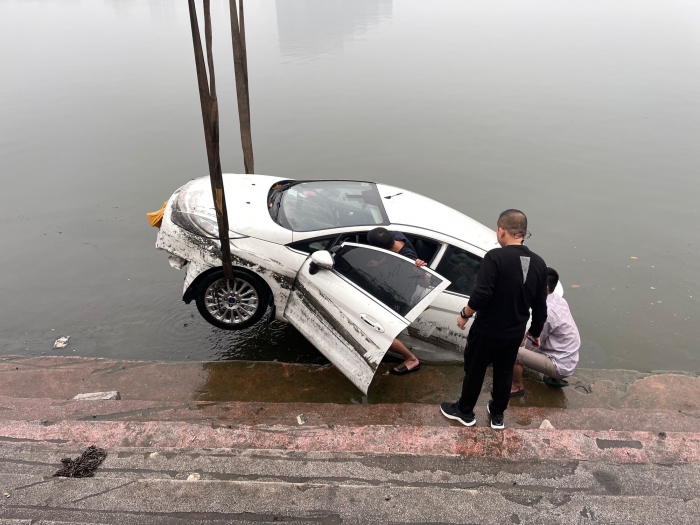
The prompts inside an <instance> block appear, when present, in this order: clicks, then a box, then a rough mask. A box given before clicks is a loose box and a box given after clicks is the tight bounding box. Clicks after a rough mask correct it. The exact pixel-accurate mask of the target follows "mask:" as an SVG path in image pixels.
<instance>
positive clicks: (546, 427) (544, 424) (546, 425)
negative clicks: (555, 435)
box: [540, 419, 554, 430]
mask: <svg viewBox="0 0 700 525" xmlns="http://www.w3.org/2000/svg"><path fill="white" fill-rule="evenodd" d="M540 428H541V429H543V430H554V425H552V424H551V423H550V422H549V419H545V420H544V421H542V424H541V425H540Z"/></svg>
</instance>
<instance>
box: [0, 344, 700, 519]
mask: <svg viewBox="0 0 700 525" xmlns="http://www.w3.org/2000/svg"><path fill="white" fill-rule="evenodd" d="M386 369H387V367H386V366H383V367H382V369H381V370H380V372H379V375H378V377H377V379H376V380H375V383H373V386H372V387H371V388H370V396H369V399H363V398H362V396H361V395H360V394H358V393H357V390H355V389H354V387H352V385H350V384H349V383H348V382H347V381H346V380H345V379H344V378H343V377H342V376H341V375H340V374H338V373H337V371H336V370H335V369H333V368H332V367H325V368H324V367H308V366H302V365H283V364H277V363H176V364H168V363H148V362H120V361H111V360H104V359H86V358H10V357H8V358H1V359H0V493H4V494H7V496H5V497H3V498H0V524H2V525H5V523H8V524H9V523H12V524H13V525H19V524H24V523H47V524H48V523H105V524H122V523H125V524H126V523H129V524H142V523H143V524H146V523H148V524H152V523H155V524H159V523H175V524H179V523H207V524H210V525H211V524H218V523H259V522H260V521H263V522H275V521H285V522H292V523H302V522H303V523H309V522H312V523H314V522H317V523H480V524H481V523H493V524H504V523H508V524H509V523H523V524H525V523H533V524H534V523H537V524H541V523H553V524H554V523H557V524H558V523H572V524H577V525H583V524H594V523H595V524H599V523H600V524H613V523H614V524H618V523H659V522H674V523H688V524H690V523H699V522H700V505H698V502H700V497H699V496H700V488H699V487H700V379H699V378H698V377H695V376H693V375H685V374H673V373H658V374H643V373H638V372H630V371H596V370H581V371H579V372H578V373H577V375H576V377H575V378H573V379H572V381H571V386H569V387H567V388H565V389H560V390H556V389H550V388H549V387H546V386H545V385H544V384H542V383H541V382H539V381H537V379H536V378H534V377H531V378H529V379H528V381H527V383H526V388H527V390H528V395H526V396H525V397H524V398H521V399H517V400H516V401H515V403H514V404H513V406H512V407H511V408H510V409H509V411H508V413H507V417H506V423H507V426H508V428H507V429H506V430H505V431H503V432H496V431H493V430H491V429H490V428H489V427H488V426H487V421H488V420H487V415H486V412H485V408H484V407H483V406H479V407H477V410H476V412H477V420H478V422H477V426H476V427H475V428H465V427H462V426H460V425H458V424H455V423H454V422H450V421H447V420H446V419H444V418H443V417H442V416H441V415H440V414H439V412H438V409H437V403H438V402H439V401H442V400H446V399H454V398H455V397H456V396H457V395H458V392H459V386H460V381H461V377H462V372H461V370H460V369H459V367H428V366H426V367H424V369H423V370H421V372H419V373H417V374H410V375H409V376H405V377H394V376H390V375H384V374H385V372H386ZM489 388H490V384H489V381H487V382H486V384H485V386H484V395H483V396H482V398H483V399H482V400H483V401H485V400H486V398H488V390H489ZM106 390H119V391H120V393H121V397H122V399H121V400H114V401H73V400H71V398H72V397H73V396H75V395H76V394H79V393H82V392H93V391H106ZM406 401H408V402H406ZM302 414H303V416H304V417H303V418H297V416H300V415H302ZM545 419H547V420H548V421H549V422H551V424H552V425H553V426H554V429H553V430H545V429H540V428H538V427H539V426H540V424H541V423H542V421H543V420H545ZM300 421H301V422H303V423H304V424H301V425H300V424H299V423H300ZM91 444H96V445H98V446H101V447H104V448H106V450H107V451H108V457H107V459H106V460H105V462H104V464H103V465H102V466H101V467H100V468H99V469H98V470H97V471H96V475H95V478H90V479H59V478H53V477H51V476H52V474H53V473H54V472H55V471H56V470H57V469H58V468H59V467H60V459H61V458H63V457H66V456H71V457H76V456H78V455H79V454H80V452H81V451H82V450H84V448H85V447H86V446H88V445H91ZM187 479H190V480H196V481H187ZM32 520H33V521H32Z"/></svg>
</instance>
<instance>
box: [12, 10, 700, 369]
mask: <svg viewBox="0 0 700 525" xmlns="http://www.w3.org/2000/svg"><path fill="white" fill-rule="evenodd" d="M213 4H214V5H213V9H214V15H215V16H216V17H217V18H216V21H215V27H214V33H215V46H216V49H215V51H216V60H217V77H218V82H219V95H220V104H221V115H222V133H221V135H222V154H223V166H224V169H225V170H226V171H241V170H242V164H243V163H242V158H241V153H240V145H239V139H238V135H237V133H238V124H237V116H236V112H235V92H234V85H233V67H232V60H231V51H230V37H229V36H228V32H227V31H228V30H227V28H226V22H225V17H224V16H223V15H224V14H225V13H227V8H226V6H227V5H228V2H223V1H220V0H214V2H213ZM246 8H247V15H248V16H247V21H246V25H247V29H248V56H249V73H250V91H251V99H252V100H251V104H252V119H253V141H254V147H255V160H256V168H257V170H258V172H260V173H267V174H274V175H283V176H288V177H295V178H300V177H305V178H314V177H319V178H321V177H327V178H363V179H370V180H377V181H381V182H387V183H391V184H395V185H399V186H403V187H406V188H408V189H411V190H414V191H417V192H419V193H423V194H425V195H428V196H430V197H433V198H435V199H438V200H440V201H442V202H444V203H446V204H448V205H450V206H453V207H454V208H457V209H459V210H461V211H463V212H465V213H467V214H468V215H470V216H472V217H474V218H475V219H477V220H479V221H481V222H484V223H485V224H488V225H490V226H493V223H494V222H495V219H496V217H497V214H498V213H499V212H500V211H501V210H502V209H505V208H509V207H516V208H521V209H523V210H524V211H525V212H526V213H527V214H528V215H529V217H530V229H531V230H532V232H533V233H534V235H533V237H532V239H531V241H530V242H529V244H530V245H531V247H532V248H533V249H534V250H535V251H537V252H538V253H540V254H541V255H542V256H543V257H544V258H545V260H546V261H547V262H548V263H549V264H550V265H551V266H554V267H555V268H557V269H558V270H559V272H560V274H561V276H562V279H563V281H564V282H565V283H566V298H567V299H568V300H569V302H570V304H571V307H572V311H573V313H574V316H575V318H576V320H577V322H578V325H579V328H580V330H581V334H582V338H583V342H584V345H583V348H582V355H581V364H582V366H586V367H605V368H618V367H619V368H630V369H638V370H650V369H685V370H698V369H699V368H700V340H699V336H698V331H697V324H698V321H699V316H698V312H699V309H700V308H699V307H700V286H698V282H699V274H700V249H699V246H700V235H698V233H697V225H698V223H700V212H699V210H700V206H699V205H698V198H699V197H700V177H699V176H698V172H699V171H700V147H698V144H700V32H699V31H698V30H697V28H698V27H700V4H698V3H697V2H693V1H690V0H689V1H684V0H668V1H666V2H655V1H648V0H636V1H631V0H615V1H612V2H610V1H606V2H603V1H600V0H575V1H571V2H555V1H550V0H526V1H524V2H523V1H512V0H505V1H500V2H482V1H477V0H467V1H462V0H460V1H454V2H452V1H443V0H436V1H433V2H419V1H408V0H393V1H392V0H342V1H334V2H328V1H326V0H277V1H273V0H256V1H249V2H248V3H247V4H246ZM0 66H1V67H2V82H0V115H1V118H0V180H1V182H2V190H1V191H0V242H1V249H0V270H1V273H0V352H2V353H5V354H9V353H22V354H37V355H38V354H41V353H43V352H46V353H47V354H50V353H52V352H54V351H53V350H51V345H52V342H53V340H54V339H55V338H56V337H57V336H58V335H63V334H65V335H71V336H72V338H71V343H70V345H69V347H68V348H67V349H66V350H64V351H63V352H64V353H69V354H71V355H73V354H80V355H100V356H109V357H115V358H145V359H175V360H185V359H241V358H262V359H279V360H288V361H297V360H299V361H306V362H308V361H316V362H320V361H322V358H320V357H319V355H318V353H317V352H316V351H315V350H314V349H313V348H312V347H310V345H308V343H306V342H305V340H304V339H303V338H302V337H301V336H299V335H298V334H297V333H295V332H294V331H293V330H291V329H290V328H288V327H285V326H281V325H278V324H273V325H272V326H270V327H260V328H254V329H251V330H249V331H246V332H245V333H239V334H231V333H222V332H220V331H218V330H216V329H213V328H211V327H210V326H209V325H207V324H206V323H205V322H203V321H202V320H201V319H200V318H199V315H198V314H197V312H196V308H195V307H194V305H190V306H186V305H185V304H184V303H182V302H181V301H180V297H181V291H182V290H181V285H182V278H183V277H184V275H183V273H182V272H177V271H175V270H173V269H171V268H170V267H169V266H168V264H167V259H166V256H165V254H164V253H162V252H156V251H155V250H154V247H153V244H154V241H155V230H154V229H152V228H150V227H149V226H148V225H147V223H146V219H145V213H146V212H147V211H151V210H154V209H157V208H158V207H159V206H160V205H161V204H162V202H163V200H165V199H166V198H167V197H168V196H169V195H170V194H171V192H172V191H173V190H174V189H175V188H176V187H178V186H179V185H181V184H182V183H184V182H185V181H187V180H189V179H190V178H192V177H194V176H199V175H203V174H206V172H207V167H206V157H205V150H204V140H203V135H202V127H201V120H200V115H199V101H198V95H197V90H196V79H195V71H194V60H193V54H192V49H191V36H190V31H189V26H188V18H187V10H186V3H185V2H172V1H170V0H152V1H145V0H144V1H137V0H104V1H100V0H94V1H89V2H88V1H82V2H81V1H77V0H75V1H66V0H63V1H59V0H44V1H26V0H2V1H0ZM417 213H420V210H417ZM572 284H578V285H580V288H577V289H571V288H569V286H570V285H572Z"/></svg>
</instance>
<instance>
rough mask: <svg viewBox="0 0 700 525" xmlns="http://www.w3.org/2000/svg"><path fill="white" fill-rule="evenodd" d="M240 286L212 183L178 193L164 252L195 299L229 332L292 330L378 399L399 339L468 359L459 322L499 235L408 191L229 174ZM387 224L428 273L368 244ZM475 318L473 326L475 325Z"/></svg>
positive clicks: (438, 355)
mask: <svg viewBox="0 0 700 525" xmlns="http://www.w3.org/2000/svg"><path fill="white" fill-rule="evenodd" d="M223 177H224V189H225V193H226V202H227V208H228V217H229V225H230V228H231V231H230V232H229V235H230V238H231V253H232V258H233V264H234V275H235V278H236V280H235V283H233V282H229V281H227V280H226V279H224V275H223V270H222V268H221V246H220V243H219V241H218V229H217V223H216V216H215V212H214V204H213V201H212V195H211V187H210V183H209V178H208V177H202V178H199V179H195V180H192V181H190V182H189V183H187V184H185V185H184V186H182V187H181V188H180V189H178V190H177V191H176V192H175V193H174V194H173V195H172V197H170V200H169V201H168V204H167V206H166V209H165V213H164V216H163V222H162V225H161V228H160V230H159V232H158V239H157V241H156V247H157V248H159V249H161V250H165V251H166V252H168V253H169V254H170V257H169V260H170V264H171V265H172V266H173V267H175V268H178V269H182V268H185V269H186V272H187V275H186V277H185V284H184V293H183V300H184V301H185V302H186V303H190V302H191V301H192V300H194V301H195V302H196V304H197V308H198V310H199V312H200V314H201V315H202V317H204V319H206V320H207V321H208V322H209V323H211V324H212V325H214V326H217V327H219V328H223V329H227V330H237V329H242V328H247V327H249V326H251V325H253V324H254V323H257V322H259V321H260V320H261V319H263V317H264V316H265V314H266V312H267V313H268V319H270V320H272V319H277V320H279V321H282V322H285V323H290V324H292V325H293V326H294V327H296V328H297V329H298V330H299V331H300V332H301V333H302V334H303V335H304V336H305V337H306V338H307V339H308V340H309V341H310V342H311V343H312V344H313V345H314V346H315V347H316V348H317V349H318V350H319V351H320V352H321V353H323V354H324V355H325V356H326V357H327V358H328V359H329V360H330V361H331V362H332V363H333V364H335V365H336V366H337V367H338V368H339V369H340V370H341V371H342V372H343V373H344V374H345V375H346V376H347V377H348V378H349V379H350V380H351V381H352V382H353V383H354V384H355V385H356V386H357V387H358V388H359V389H360V390H362V391H363V392H365V393H366V392H367V388H368V387H369V384H370V382H371V381H372V377H373V376H374V373H375V371H376V369H377V366H378V364H379V363H380V361H381V360H382V358H383V357H384V355H385V353H386V352H387V350H388V348H389V345H390V344H391V342H392V340H393V339H394V338H395V337H397V336H398V337H399V338H400V339H402V340H403V341H404V342H405V343H406V344H407V346H408V347H409V348H410V349H411V350H412V351H413V352H414V353H415V354H416V356H417V357H418V358H419V359H421V358H422V359H427V360H432V361H459V360H460V359H461V354H462V352H463V349H464V344H465V340H466V334H467V331H468V330H465V331H462V330H460V329H459V328H458V327H457V323H456V318H457V315H458V313H459V311H460V309H461V308H462V307H463V306H464V305H465V304H466V303H467V301H468V299H469V295H470V294H471V292H472V290H473V288H474V285H475V281H476V274H477V271H478V269H479V264H480V263H481V259H482V257H483V256H484V254H485V253H486V252H487V251H488V250H490V249H492V248H495V247H496V246H497V244H496V234H495V232H494V231H493V230H491V229H489V228H487V227H486V226H483V225H482V224H480V223H478V222H476V221H474V220H473V219H470V218H469V217H467V216H465V215H463V214H462V213H459V212H458V211H456V210H453V209H452V208H449V207H447V206H445V205H443V204H440V203H438V202H436V201H434V200H431V199H429V198H427V197H423V196H421V195H418V194H416V193H412V192H410V191H406V190H404V189H401V188H396V187H393V186H388V185H385V184H377V183H373V182H362V181H336V180H309V181H305V180H301V181H297V180H289V179H281V178H279V177H270V176H265V175H236V174H225V175H224V176H223ZM377 226H383V227H385V228H387V229H388V230H390V231H400V232H402V233H403V234H404V235H405V236H406V237H407V238H408V239H409V241H410V242H411V243H412V244H413V246H414V247H415V249H416V252H417V253H418V257H419V258H420V259H422V260H424V261H426V262H427V263H428V266H427V267H423V268H418V267H417V266H415V264H414V261H411V260H409V259H407V258H405V257H402V256H401V255H398V254H397V253H394V252H390V251H386V250H382V249H380V248H375V247H372V246H369V245H368V244H367V232H368V231H370V230H371V229H373V228H376V227H377ZM470 322H471V321H470Z"/></svg>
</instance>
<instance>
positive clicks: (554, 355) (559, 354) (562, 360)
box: [525, 293, 581, 377]
mask: <svg viewBox="0 0 700 525" xmlns="http://www.w3.org/2000/svg"><path fill="white" fill-rule="evenodd" d="M525 347H526V348H527V349H529V350H533V351H535V352H539V353H541V354H544V355H546V356H549V357H550V358H551V359H552V361H553V362H554V366H555V367H556V369H557V372H559V374H561V376H562V377H569V376H570V375H571V374H573V373H574V369H575V368H576V365H577V364H578V350H579V348H580V347H581V337H580V336H579V333H578V328H577V327H576V323H575V322H574V318H573V317H572V316H571V310H569V303H567V302H566V299H564V298H563V297H561V296H560V295H557V294H554V293H552V294H549V295H548V296H547V322H545V324H544V328H543V329H542V333H541V334H540V346H539V347H536V346H532V343H531V342H530V340H529V339H528V340H527V342H526V344H525Z"/></svg>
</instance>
